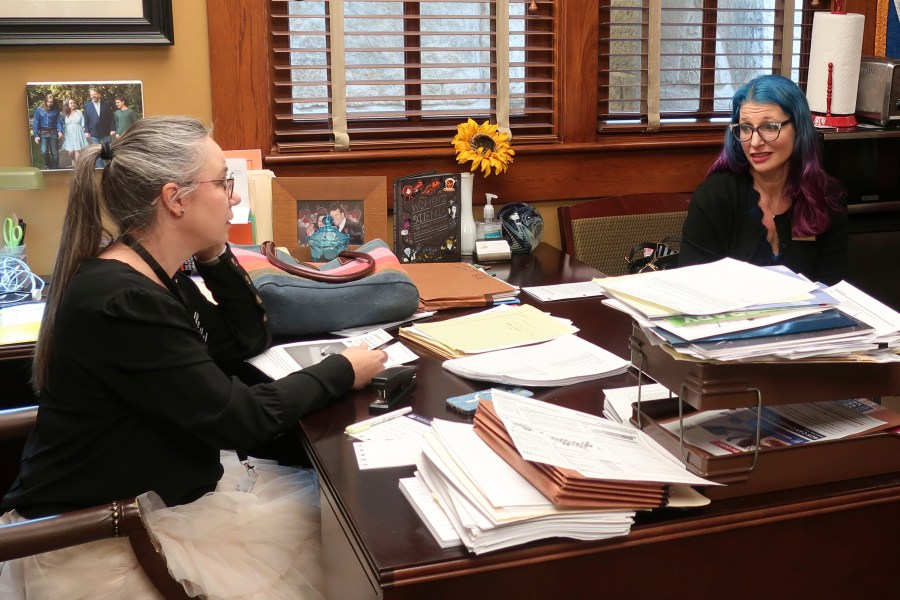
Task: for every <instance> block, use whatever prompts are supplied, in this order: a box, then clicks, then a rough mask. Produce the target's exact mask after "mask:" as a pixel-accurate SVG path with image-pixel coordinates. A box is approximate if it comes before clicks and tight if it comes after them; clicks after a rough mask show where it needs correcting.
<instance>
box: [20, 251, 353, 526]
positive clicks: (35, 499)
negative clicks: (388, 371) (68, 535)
mask: <svg viewBox="0 0 900 600" xmlns="http://www.w3.org/2000/svg"><path fill="white" fill-rule="evenodd" d="M200 272H201V275H202V276H203V278H204V281H205V283H206V285H207V287H208V288H209V289H210V291H211V292H212V294H213V297H214V298H215V300H216V303H215V304H214V303H211V302H209V301H207V300H206V299H205V298H204V297H203V295H202V294H201V292H200V290H199V289H198V288H197V286H196V285H195V284H194V282H193V281H191V280H190V278H188V277H186V276H184V275H182V274H180V273H179V274H177V275H176V277H175V281H176V287H177V288H178V289H179V291H180V295H181V297H182V298H181V299H179V298H177V297H176V296H175V295H174V294H173V293H171V292H170V291H169V290H167V289H165V288H163V287H161V286H159V285H158V284H156V283H154V282H153V281H151V280H150V279H148V278H147V277H145V276H143V275H141V274H140V273H138V272H137V271H135V270H134V269H132V268H131V267H130V266H128V265H126V264H124V263H122V262H119V261H115V260H104V259H88V260H86V261H85V262H84V263H83V265H82V266H81V268H80V270H79V272H78V274H77V275H76V277H75V278H74V279H73V281H72V283H71V285H70V287H69V289H68V290H67V291H66V293H65V297H64V298H63V301H62V303H61V304H60V307H59V311H58V314H57V321H56V328H55V333H54V340H53V349H52V353H51V354H52V356H51V363H50V369H49V377H48V381H47V385H46V386H45V388H44V389H42V390H41V391H40V401H39V402H40V406H39V411H38V418H37V425H36V428H35V430H34V431H33V432H32V434H31V436H30V437H29V439H28V441H27V443H26V447H25V450H24V452H23V456H22V465H21V471H20V474H19V477H18V479H17V480H16V481H15V483H14V484H13V486H12V488H11V489H10V491H9V493H8V494H7V495H6V497H5V498H4V499H3V505H2V508H3V510H4V511H7V510H11V509H16V510H18V511H19V512H20V513H22V514H23V515H25V516H28V517H32V518H33V517H38V516H44V515H49V514H55V513H59V512H66V511H69V510H74V509H78V508H83V507H89V506H94V505H97V504H101V503H105V502H109V501H111V500H115V499H121V498H128V497H132V496H136V495H138V494H142V493H144V492H147V491H151V490H152V491H154V492H156V493H157V494H159V495H160V496H161V498H162V499H163V500H164V501H165V502H166V504H167V505H170V506H171V505H175V504H183V503H186V502H191V501H193V500H195V499H197V498H199V497H200V496H202V495H203V494H205V493H207V492H209V491H212V490H213V489H214V488H215V486H216V482H217V481H218V480H219V478H220V477H221V474H222V467H221V465H220V463H219V450H220V449H242V448H251V447H254V446H257V445H259V444H261V443H263V442H265V441H266V440H268V439H270V438H272V437H274V436H276V435H278V434H279V433H281V432H283V431H285V430H286V429H288V428H290V427H292V426H296V425H297V422H298V420H299V418H300V417H301V416H302V415H304V414H305V413H307V412H310V411H312V410H314V409H316V408H318V407H321V406H323V405H325V404H326V403H327V402H328V401H329V400H331V399H333V398H334V397H336V396H338V395H340V394H342V393H344V392H346V391H347V390H349V389H350V387H351V386H352V384H353V368H352V366H351V365H350V363H349V361H348V360H347V359H345V358H344V357H342V356H333V357H329V358H327V359H325V360H323V361H322V362H321V363H319V364H317V365H315V366H312V367H308V368H305V369H303V370H302V371H301V372H298V373H294V374H291V375H289V376H287V377H284V378H283V379H280V380H278V381H275V382H272V383H267V384H259V385H254V386H248V385H245V384H244V383H242V382H241V381H240V380H238V379H237V378H233V377H229V376H228V375H226V374H225V372H224V371H223V370H222V369H221V368H220V367H219V366H218V365H217V363H216V361H232V360H240V359H244V358H247V357H250V356H253V355H255V354H257V353H259V352H261V351H263V350H264V349H265V348H266V347H267V346H268V345H269V343H270V341H271V335H270V332H269V329H268V325H267V322H266V317H265V311H264V310H263V307H262V306H261V302H260V301H259V300H258V296H257V295H256V291H255V289H254V288H253V287H252V285H251V284H250V280H249V278H248V277H247V274H246V272H244V271H243V269H242V268H241V267H240V266H239V265H238V263H237V261H236V260H235V259H234V257H233V255H232V254H231V252H230V250H229V251H227V252H226V254H225V255H224V256H223V257H222V260H220V261H219V263H218V264H216V265H212V266H207V267H203V266H201V267H200Z"/></svg>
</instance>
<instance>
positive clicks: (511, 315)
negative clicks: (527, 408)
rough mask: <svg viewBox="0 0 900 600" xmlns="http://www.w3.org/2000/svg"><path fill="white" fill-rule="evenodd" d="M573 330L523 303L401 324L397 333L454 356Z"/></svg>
mask: <svg viewBox="0 0 900 600" xmlns="http://www.w3.org/2000/svg"><path fill="white" fill-rule="evenodd" d="M576 331H578V328H577V327H574V326H573V325H572V323H571V322H570V321H567V320H564V319H559V318H556V317H552V316H550V315H548V314H547V313H545V312H541V311H540V310H538V309H537V308H535V307H533V306H530V305H527V304H523V305H521V306H507V305H503V306H497V307H495V308H492V309H490V310H485V311H482V312H479V313H474V314H471V315H465V316H462V317H456V318H454V319H446V320H443V321H435V322H430V323H420V324H416V325H413V326H411V327H401V328H400V333H399V335H400V337H401V338H403V339H407V340H410V341H411V342H414V343H416V344H418V345H420V346H423V347H424V348H426V349H428V350H430V351H431V352H433V353H435V354H437V355H438V356H441V357H443V358H456V357H460V356H465V355H468V354H476V353H483V352H490V351H492V350H502V349H506V348H514V347H517V346H524V345H527V344H537V343H540V342H546V341H548V340H553V339H556V338H558V337H561V336H564V335H568V334H571V333H575V332H576Z"/></svg>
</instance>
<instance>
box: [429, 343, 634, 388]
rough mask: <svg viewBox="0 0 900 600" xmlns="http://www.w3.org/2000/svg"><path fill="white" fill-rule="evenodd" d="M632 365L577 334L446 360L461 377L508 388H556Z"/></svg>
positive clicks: (621, 370) (453, 371)
mask: <svg viewBox="0 0 900 600" xmlns="http://www.w3.org/2000/svg"><path fill="white" fill-rule="evenodd" d="M630 364H631V363H630V362H629V361H627V360H625V359H623V358H619V357H618V356H616V355H615V354H613V353H611V352H609V351H608V350H605V349H603V348H601V347H600V346H597V345H595V344H592V343H590V342H588V341H587V340H583V339H581V338H579V337H577V336H574V335H566V336H563V337H561V338H558V339H555V340H551V341H549V342H545V343H543V344H535V345H533V346H524V347H521V348H509V349H507V350H497V351H496V352H486V353H484V354H473V355H471V356H464V357H462V358H454V359H450V360H446V361H444V363H443V367H444V368H445V369H447V370H448V371H450V372H451V373H455V374H457V375H459V376H460V377H466V378H469V379H477V380H480V381H493V382H495V383H502V384H505V385H522V386H556V385H570V384H573V383H579V382H582V381H589V380H591V379H599V378H601V377H609V376H611V375H618V374H620V373H624V372H625V371H626V370H627V369H628V367H629V365H630Z"/></svg>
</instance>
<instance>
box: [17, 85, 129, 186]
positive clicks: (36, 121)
mask: <svg viewBox="0 0 900 600" xmlns="http://www.w3.org/2000/svg"><path fill="white" fill-rule="evenodd" d="M25 104H26V106H25V108H26V118H27V119H28V128H27V131H28V144H29V146H30V147H31V164H32V166H34V167H37V168H39V169H41V170H46V171H55V170H60V169H71V168H72V166H73V165H74V164H75V161H76V160H78V157H79V155H80V154H81V151H82V150H84V149H85V148H87V147H88V146H91V145H93V144H102V143H103V142H111V141H113V140H114V139H116V138H117V137H119V136H120V135H122V134H123V133H125V130H126V129H128V128H129V127H130V126H131V125H132V124H134V123H135V122H137V121H138V120H140V119H142V118H143V116H144V93H143V86H142V85H141V82H140V81H97V82H92V81H68V82H29V83H27V84H25ZM96 166H97V167H98V168H101V167H103V166H104V165H103V161H102V160H100V159H98V160H97V164H96Z"/></svg>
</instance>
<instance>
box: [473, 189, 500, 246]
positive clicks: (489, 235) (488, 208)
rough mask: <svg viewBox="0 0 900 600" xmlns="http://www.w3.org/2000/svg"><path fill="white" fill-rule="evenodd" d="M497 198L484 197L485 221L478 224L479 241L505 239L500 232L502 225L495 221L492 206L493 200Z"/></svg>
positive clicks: (477, 237) (493, 195)
mask: <svg viewBox="0 0 900 600" xmlns="http://www.w3.org/2000/svg"><path fill="white" fill-rule="evenodd" d="M496 197H497V195H496V194H485V195H484V200H485V205H484V220H483V221H479V222H478V223H476V228H475V230H476V231H475V239H477V240H499V239H502V238H503V235H502V233H501V231H500V223H498V222H497V221H495V220H494V206H493V205H492V204H491V200H493V199H494V198H496Z"/></svg>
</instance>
